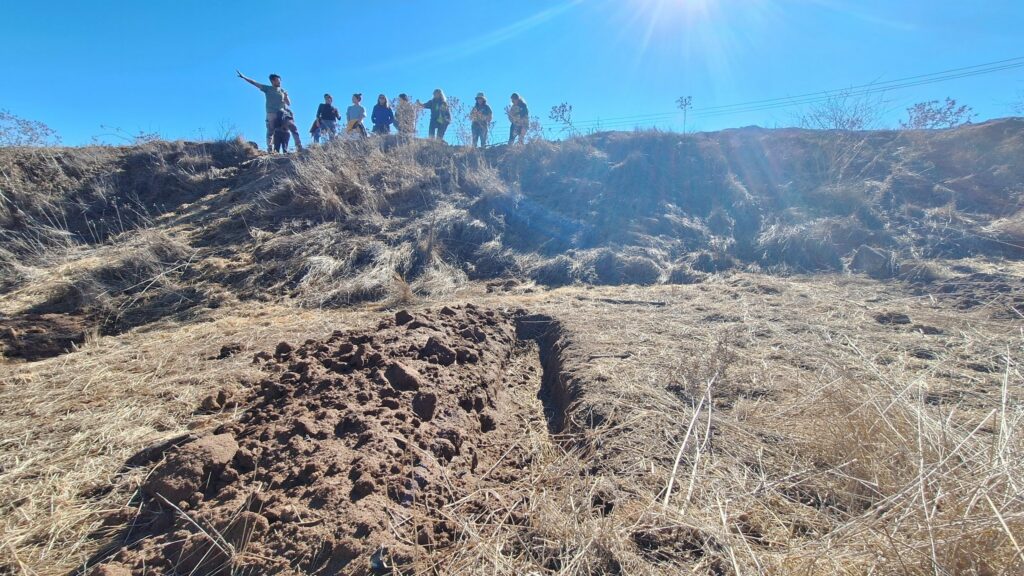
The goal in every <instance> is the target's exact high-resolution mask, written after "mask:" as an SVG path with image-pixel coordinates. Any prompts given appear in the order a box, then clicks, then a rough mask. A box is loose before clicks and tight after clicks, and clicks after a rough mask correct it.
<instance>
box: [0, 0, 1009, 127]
mask: <svg viewBox="0 0 1024 576" xmlns="http://www.w3.org/2000/svg"><path fill="white" fill-rule="evenodd" d="M1022 24H1024V2H1021V1H1020V0H992V1H985V0H979V1H976V2H963V1H956V2H952V1H943V0H931V1H927V2H926V1H921V0H905V1H899V2H895V1H892V0H887V1H882V0H859V1H855V0H581V1H543V2H542V1H535V0H520V1H518V2H500V3H499V2H492V1H490V0H478V1H477V2H463V1H461V0H459V1H445V2H440V1H434V2H423V1H412V0H397V1H394V2H387V3H385V2H369V1H363V2H350V1H338V0H335V1H323V2H314V1H301V0H299V1H295V2H288V3H282V2H274V3H271V2H260V1H249V2H217V1H211V0H203V1H199V0H175V1H161V0H146V1H139V0H131V1H123V0H111V1H105V2H83V1H79V2H71V1H65V0H54V1H50V2H27V1H21V0H11V1H10V2H7V3H5V5H4V18H3V19H0V54H2V55H3V56H2V58H0V77H3V78H4V88H5V89H4V90H3V97H2V99H0V108H6V109H8V110H10V111H11V112H12V113H14V114H17V115H19V116H21V117H24V118H30V119H34V120H41V121H43V122H46V123H47V124H49V125H50V126H51V127H53V128H54V129H56V130H57V131H58V132H59V133H60V134H61V136H62V137H63V140H64V142H65V143H66V144H73V145H77V144H86V143H89V142H90V141H91V140H92V139H93V138H95V137H98V138H100V139H101V140H103V141H107V142H112V143H116V142H117V141H118V140H119V138H120V137H119V136H118V134H121V135H124V134H135V133H138V132H140V131H142V132H158V133H160V134H161V135H162V136H164V137H166V138H214V137H219V136H221V135H223V134H225V133H229V132H241V133H243V134H244V135H245V136H246V137H247V138H249V139H253V140H258V141H262V140H261V135H262V133H263V114H262V111H263V102H262V95H261V94H260V93H259V92H258V91H257V90H256V89H254V88H252V87H251V86H248V85H247V84H245V83H244V82H242V81H241V80H239V79H238V78H237V77H236V76H235V74H234V70H235V69H236V68H239V69H241V70H242V71H243V72H244V73H246V74H247V75H249V76H251V77H253V78H256V79H257V80H260V81H265V79H266V76H267V74H269V73H271V72H276V73H278V74H280V75H281V76H282V77H283V79H284V86H285V88H286V89H287V90H288V91H289V93H290V94H291V98H292V101H293V108H294V110H295V113H296V116H297V120H298V122H299V124H300V128H302V129H303V132H305V128H307V127H308V124H309V123H310V122H311V121H312V118H313V115H314V112H315V110H316V106H317V104H318V103H319V102H320V101H321V97H322V94H323V93H324V92H331V93H333V94H334V95H335V98H336V102H337V103H339V104H347V103H348V100H349V96H350V95H351V93H352V92H357V91H358V92H363V93H365V94H366V95H367V96H368V100H369V101H370V102H372V98H373V96H375V95H376V94H377V93H380V92H383V93H385V94H387V95H388V96H389V97H393V96H395V95H396V94H397V93H398V92H407V93H409V94H410V95H412V96H413V97H414V98H421V99H426V98H428V97H429V96H430V92H431V90H432V89H433V88H435V87H441V88H443V89H444V90H445V91H446V92H447V93H448V94H449V95H453V96H458V97H460V98H463V99H465V100H471V99H472V97H473V95H475V94H476V92H478V91H481V90H483V91H485V92H487V93H488V95H489V96H490V100H491V103H492V105H495V109H496V111H498V110H500V108H501V107H502V106H504V104H505V103H506V102H507V98H508V95H509V94H510V93H511V92H513V91H518V92H520V93H521V94H523V96H524V97H525V98H526V100H527V101H528V102H529V104H530V107H531V111H532V113H533V114H535V115H538V116H540V117H541V118H542V119H544V120H546V118H547V115H548V111H549V110H550V108H551V106H553V105H555V104H558V103H559V102H563V101H564V102H569V103H570V104H572V105H573V108H574V112H573V115H574V117H575V119H576V121H577V124H579V126H580V128H582V129H592V128H596V127H601V128H607V129H627V130H628V129H632V128H633V127H635V126H652V125H653V126H658V127H661V128H669V129H676V130H678V129H681V128H682V116H681V115H680V114H673V111H674V110H675V100H676V98H678V97H679V96H681V95H691V96H692V97H693V112H692V113H691V114H690V117H689V118H688V123H687V128H689V129H691V130H693V129H698V130H715V129H720V128H726V127H735V126H745V125H751V124H757V125H761V126H768V127H772V126H785V125H792V124H793V123H794V121H795V118H796V117H797V116H798V114H799V112H800V109H801V108H800V107H799V106H791V107H783V108H771V109H762V110H749V111H746V112H736V111H735V110H732V111H728V112H729V113H725V114H716V115H711V114H709V113H708V112H709V111H708V110H707V109H709V108H711V107H716V106H723V105H732V104H737V103H744V102H751V101H757V100H763V99H770V98H781V97H788V96H795V95H800V94H806V93H813V92H818V91H822V90H830V89H841V88H845V87H848V86H855V85H862V84H868V83H873V82H874V83H878V82H885V81H890V80H895V79H899V78H905V77H910V76H916V75H920V74H928V73H932V72H939V71H943V70H950V69H955V68H960V67H966V66H972V65H976V64H982V63H986V62H993V61H1000V60H1005V59H1008V58H1014V57H1022V56H1024V35H1022V33H1021V25H1022ZM946 96H952V97H954V98H956V99H957V100H959V101H960V102H962V103H965V104H968V105H970V106H972V107H973V108H974V110H975V112H976V113H977V114H978V119H986V118H993V117H1002V116H1009V115H1012V104H1013V103H1014V102H1017V101H1020V100H1021V99H1024V67H1022V68H1015V69H1011V70H1004V71H1001V72H998V73H993V74H987V75H977V76H971V77H965V78H959V79H955V80H950V81H947V82H941V83H935V84H930V85H923V86H915V87H908V88H904V89H900V90H892V91H888V92H885V93H883V94H874V95H872V97H874V98H876V99H879V100H881V101H882V102H881V105H880V108H881V109H882V110H883V111H884V114H883V116H882V118H881V124H882V125H890V126H894V125H895V124H896V123H897V121H898V119H899V118H901V117H902V116H904V109H905V108H906V107H907V106H909V105H911V104H913V103H915V102H919V101H923V100H933V99H940V100H941V99H943V98H945V97H946ZM702 111H703V112H702ZM638 116H642V117H641V118H637V117H638ZM549 124H550V123H549ZM500 129H501V127H500V126H499V130H500ZM449 136H451V134H450V135H449ZM449 139H451V138H449Z"/></svg>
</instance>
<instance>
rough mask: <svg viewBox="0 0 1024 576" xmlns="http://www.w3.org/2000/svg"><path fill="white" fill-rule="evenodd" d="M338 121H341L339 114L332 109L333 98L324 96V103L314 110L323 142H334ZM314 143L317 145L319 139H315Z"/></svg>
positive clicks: (335, 109) (336, 110)
mask: <svg viewBox="0 0 1024 576" xmlns="http://www.w3.org/2000/svg"><path fill="white" fill-rule="evenodd" d="M338 120H341V113H340V112H338V109H337V108H335V107H334V97H332V96H331V95H330V94H324V103H323V104H321V105H320V106H318V107H317V109H316V123H317V126H318V127H319V130H318V131H319V132H320V135H321V136H323V137H324V141H330V140H334V137H335V136H337V134H338ZM315 141H316V142H317V143H319V142H320V139H319V138H317V139H316V140H315Z"/></svg>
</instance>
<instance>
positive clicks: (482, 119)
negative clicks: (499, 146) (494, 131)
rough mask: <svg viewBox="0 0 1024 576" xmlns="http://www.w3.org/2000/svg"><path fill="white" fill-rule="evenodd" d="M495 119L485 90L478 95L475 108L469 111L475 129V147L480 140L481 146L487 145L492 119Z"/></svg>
mask: <svg viewBox="0 0 1024 576" xmlns="http://www.w3.org/2000/svg"><path fill="white" fill-rule="evenodd" d="M493 119H494V113H493V112H492V111H491V107H490V106H488V105H487V96H484V93H483V92H480V93H479V94H477V95H476V104H475V105H474V106H473V109H472V110H470V112H469V120H470V122H471V124H472V130H473V147H474V148H477V147H478V145H477V142H479V147H480V148H486V147H487V132H488V131H489V130H490V128H491V121H492V120H493Z"/></svg>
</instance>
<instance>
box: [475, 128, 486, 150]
mask: <svg viewBox="0 0 1024 576" xmlns="http://www.w3.org/2000/svg"><path fill="white" fill-rule="evenodd" d="M478 140H479V142H480V144H479V147H480V148H486V147H487V124H478V123H475V122H474V123H473V147H474V148H476V147H477V141H478Z"/></svg>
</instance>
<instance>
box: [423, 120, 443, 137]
mask: <svg viewBox="0 0 1024 576" xmlns="http://www.w3.org/2000/svg"><path fill="white" fill-rule="evenodd" d="M447 130H448V125H447V124H441V123H440V122H438V121H437V120H434V119H433V118H431V119H430V128H428V129H427V134H429V136H430V138H437V139H438V140H444V133H445V132H446V131H447Z"/></svg>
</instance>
